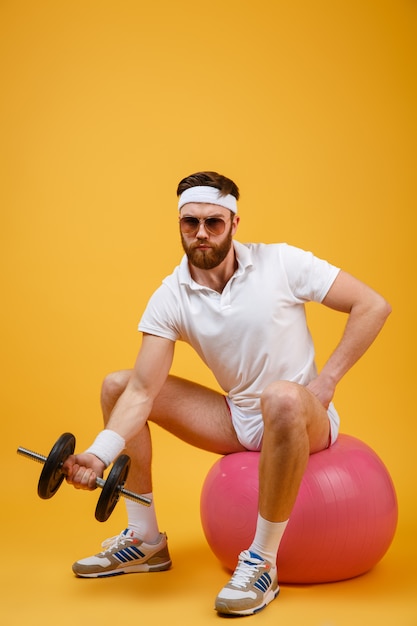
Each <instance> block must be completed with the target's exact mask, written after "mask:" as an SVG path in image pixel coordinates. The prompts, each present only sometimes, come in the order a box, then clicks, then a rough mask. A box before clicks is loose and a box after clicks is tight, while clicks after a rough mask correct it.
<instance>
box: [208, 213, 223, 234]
mask: <svg viewBox="0 0 417 626" xmlns="http://www.w3.org/2000/svg"><path fill="white" fill-rule="evenodd" d="M205 227H206V228H207V230H208V231H209V233H212V234H213V235H221V234H222V233H223V232H224V227H225V223H224V221H223V220H222V219H220V218H219V217H208V218H207V219H206V221H205Z"/></svg>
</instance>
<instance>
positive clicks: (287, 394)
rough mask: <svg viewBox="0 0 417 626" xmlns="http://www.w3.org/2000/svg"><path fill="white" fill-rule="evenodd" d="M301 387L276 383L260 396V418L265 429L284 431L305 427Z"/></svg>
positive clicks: (288, 382)
mask: <svg viewBox="0 0 417 626" xmlns="http://www.w3.org/2000/svg"><path fill="white" fill-rule="evenodd" d="M303 404H304V403H303V387H301V385H298V384H297V383H292V382H290V381H286V380H279V381H276V382H274V383H272V384H270V385H268V387H266V388H265V390H264V391H263V393H262V395H261V407H262V416H263V419H264V423H265V428H268V429H269V428H273V429H274V430H278V431H279V432H280V433H282V434H284V433H285V432H286V431H288V432H294V429H297V428H303V429H305V427H306V421H305V416H304V411H303Z"/></svg>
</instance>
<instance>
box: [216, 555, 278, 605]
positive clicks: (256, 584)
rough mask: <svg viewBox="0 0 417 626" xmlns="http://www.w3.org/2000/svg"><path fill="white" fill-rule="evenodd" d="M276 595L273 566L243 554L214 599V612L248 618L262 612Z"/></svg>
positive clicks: (274, 568)
mask: <svg viewBox="0 0 417 626" xmlns="http://www.w3.org/2000/svg"><path fill="white" fill-rule="evenodd" d="M278 593H279V586H278V579H277V567H276V564H274V565H273V564H272V563H269V561H265V560H264V559H263V558H261V557H260V556H259V555H257V554H255V553H254V552H250V551H249V550H245V551H244V552H241V553H240V554H239V561H238V564H237V567H236V569H235V572H234V574H233V576H232V578H231V579H230V581H229V583H228V584H227V585H226V586H225V587H223V589H222V590H221V592H220V593H219V595H218V596H217V598H216V603H215V609H216V611H217V612H218V613H223V614H228V615H252V614H253V613H258V611H261V610H262V609H263V608H265V607H266V605H267V604H269V603H270V602H272V600H274V598H276V597H277V595H278Z"/></svg>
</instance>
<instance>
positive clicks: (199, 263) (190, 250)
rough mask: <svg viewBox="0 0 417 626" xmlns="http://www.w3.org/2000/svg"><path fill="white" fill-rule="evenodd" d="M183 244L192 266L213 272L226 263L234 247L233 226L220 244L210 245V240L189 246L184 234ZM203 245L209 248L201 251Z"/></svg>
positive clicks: (199, 241)
mask: <svg viewBox="0 0 417 626" xmlns="http://www.w3.org/2000/svg"><path fill="white" fill-rule="evenodd" d="M181 243H182V247H183V249H184V252H185V254H186V255H187V257H188V261H189V262H190V263H191V265H194V266H195V267H198V268H199V269H201V270H212V269H213V268H215V267H217V266H218V265H220V263H221V262H222V261H224V259H225V258H226V256H227V254H228V252H229V250H230V248H231V246H232V224H231V225H230V228H229V231H228V232H227V233H226V236H225V238H224V239H223V241H221V242H220V243H219V244H214V243H209V242H208V240H203V239H199V240H197V242H194V243H190V244H189V243H187V241H186V239H185V237H184V235H183V234H182V233H181ZM201 245H204V246H209V247H207V248H203V249H201V248H200V247H199V246H201Z"/></svg>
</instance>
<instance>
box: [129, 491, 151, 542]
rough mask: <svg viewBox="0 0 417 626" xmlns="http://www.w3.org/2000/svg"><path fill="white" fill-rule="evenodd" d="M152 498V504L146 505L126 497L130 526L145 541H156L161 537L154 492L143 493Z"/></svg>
mask: <svg viewBox="0 0 417 626" xmlns="http://www.w3.org/2000/svg"><path fill="white" fill-rule="evenodd" d="M141 495H144V496H145V497H147V498H150V499H151V500H152V504H151V506H144V505H143V504H140V503H139V502H134V501H133V500H128V499H127V498H126V499H125V505H126V509H127V518H128V528H130V530H133V531H134V532H135V533H136V534H137V535H138V537H139V538H140V539H142V541H144V542H145V543H155V542H157V541H158V538H159V528H158V522H157V519H156V513H155V505H154V502H153V498H152V493H144V494H141Z"/></svg>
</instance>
